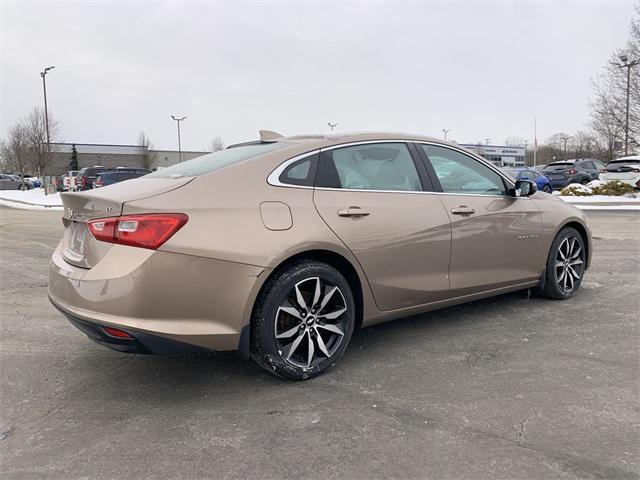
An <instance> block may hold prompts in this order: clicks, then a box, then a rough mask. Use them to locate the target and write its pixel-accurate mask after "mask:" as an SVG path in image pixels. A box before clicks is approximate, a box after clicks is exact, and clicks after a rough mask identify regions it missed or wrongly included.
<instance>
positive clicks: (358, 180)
mask: <svg viewBox="0 0 640 480" xmlns="http://www.w3.org/2000/svg"><path fill="white" fill-rule="evenodd" d="M316 185H317V186H319V187H331V188H345V189H354V190H392V191H421V190H422V184H421V182H420V177H419V175H418V171H417V169H416V166H415V164H414V162H413V158H412V157H411V153H410V152H409V148H408V147H407V145H406V144H404V143H371V144H365V145H354V146H350V147H343V148H336V149H333V150H328V151H326V152H323V155H322V158H321V161H320V168H319V171H318V181H317V183H316Z"/></svg>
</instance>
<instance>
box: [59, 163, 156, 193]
mask: <svg viewBox="0 0 640 480" xmlns="http://www.w3.org/2000/svg"><path fill="white" fill-rule="evenodd" d="M148 173H151V171H150V170H147V169H146V168H131V167H117V168H107V167H103V166H102V165H94V166H93V167H85V168H83V169H81V170H70V171H68V172H66V173H65V174H63V175H60V176H59V177H56V178H55V184H56V189H57V190H58V191H59V192H69V191H71V192H76V191H83V190H91V189H93V188H99V187H104V186H106V185H111V184H114V183H119V182H122V181H124V180H131V179H132V178H138V177H142V176H143V175H147V174H148Z"/></svg>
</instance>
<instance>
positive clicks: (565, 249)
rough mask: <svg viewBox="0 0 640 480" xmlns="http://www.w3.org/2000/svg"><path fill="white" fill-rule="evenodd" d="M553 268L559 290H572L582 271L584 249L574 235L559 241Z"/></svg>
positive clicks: (565, 291)
mask: <svg viewBox="0 0 640 480" xmlns="http://www.w3.org/2000/svg"><path fill="white" fill-rule="evenodd" d="M555 270H556V279H557V281H558V287H559V288H560V290H562V291H563V292H564V293H570V292H572V291H573V290H574V289H575V288H576V283H577V282H579V281H580V279H581V278H582V274H583V272H584V251H583V248H582V246H581V245H580V242H579V241H578V239H577V238H576V237H574V236H569V237H567V238H565V239H564V240H563V241H562V243H560V246H559V247H558V252H557V253H556V261H555Z"/></svg>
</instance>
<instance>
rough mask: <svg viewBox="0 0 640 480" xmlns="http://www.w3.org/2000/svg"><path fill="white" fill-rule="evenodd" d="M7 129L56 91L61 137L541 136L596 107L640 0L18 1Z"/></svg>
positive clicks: (0, 95)
mask: <svg viewBox="0 0 640 480" xmlns="http://www.w3.org/2000/svg"><path fill="white" fill-rule="evenodd" d="M0 4H1V9H0V42H1V43H0V74H1V75H0V136H3V135H5V133H6V131H7V129H8V127H9V126H10V125H11V124H13V123H14V122H15V120H16V119H17V118H18V117H20V116H22V115H24V114H25V113H26V112H27V111H28V110H29V109H30V108H31V107H33V106H34V105H41V104H42V83H41V79H40V76H39V72H40V71H41V70H42V68H43V67H45V66H47V65H55V67H56V68H55V70H53V71H52V72H51V73H50V74H49V75H48V76H47V91H48V97H49V98H48V99H49V109H50V111H51V112H53V114H54V116H55V117H56V118H57V119H58V121H59V122H60V126H61V130H62V138H63V140H64V141H67V142H78V143H135V142H136V139H137V136H138V133H139V132H140V130H141V129H144V131H145V132H146V133H147V134H148V135H149V136H150V137H151V140H152V141H153V143H154V145H155V147H156V148H171V149H173V148H177V139H176V128H175V122H173V121H172V120H171V119H170V114H179V115H188V118H187V120H185V122H184V123H183V127H182V145H183V149H185V150H203V149H204V148H206V146H207V145H208V144H209V142H210V141H211V139H212V138H213V137H214V136H216V135H220V136H221V137H222V138H223V140H224V141H225V143H227V144H228V143H233V142H239V141H245V140H251V139H255V138H256V137H257V130H258V129H269V130H276V131H278V132H281V133H283V134H297V133H318V132H327V131H328V130H329V128H328V126H327V122H329V121H331V122H339V126H338V128H337V130H338V131H362V130H375V131H383V130H384V131H394V132H400V131H402V132H413V133H422V134H427V135H433V136H442V131H441V130H442V129H443V128H448V129H450V130H451V131H450V133H449V138H450V139H455V140H457V141H459V142H475V141H477V140H480V139H485V138H491V141H492V143H494V144H495V143H502V142H503V141H504V139H505V137H509V136H520V137H525V138H528V139H532V138H533V118H534V116H537V118H538V139H539V140H543V139H544V138H545V137H547V136H549V135H551V134H553V133H555V132H558V131H567V132H570V133H571V132H574V131H575V130H576V129H579V128H582V127H583V126H584V124H585V122H586V121H587V116H588V104H587V100H588V97H589V94H590V89H589V81H590V79H591V78H592V77H594V76H595V75H597V74H598V72H599V71H600V69H601V67H602V65H603V64H604V63H605V62H606V61H607V60H608V58H609V55H610V54H611V52H612V51H613V50H614V49H616V48H621V47H623V46H624V44H625V41H626V39H627V37H628V31H629V23H630V20H631V18H632V16H633V14H634V9H633V2H632V1H631V0H629V1H618V2H607V3H604V2H565V1H562V2H517V1H510V2H472V1H467V2H439V3H436V2H411V3H407V2H405V3H395V2H375V3H374V2H350V3H344V2H341V3H336V2H331V3H329V2H314V3H311V2H302V1H299V2H281V3H273V2H259V3H258V2H254V3H240V2H225V3H222V2H220V3H215V2H166V3H163V2H138V3H128V2H127V3H124V2H101V3H98V2H90V1H85V2H44V3H37V2H29V1H21V2H7V1H5V0H0Z"/></svg>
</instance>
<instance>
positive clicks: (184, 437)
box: [0, 207, 640, 479]
mask: <svg viewBox="0 0 640 480" xmlns="http://www.w3.org/2000/svg"><path fill="white" fill-rule="evenodd" d="M60 213H61V212H33V211H25V210H12V209H7V208H2V207H0V308H1V310H0V312H1V325H0V328H1V335H0V378H1V385H0V389H1V390H0V392H1V393H0V396H1V397H0V401H1V417H0V460H1V462H0V476H1V477H2V478H3V479H9V478H11V479H13V478H29V479H31V478H61V479H62V478H64V479H68V478H73V479H75V478H98V479H128V478H131V479H143V478H149V479H158V478H189V479H197V478H291V477H302V478H347V479H350V478H454V479H463V478H464V479H466V478H494V479H495V478H504V479H507V478H509V479H511V478H522V479H525V478H526V479H529V478H554V479H564V478H619V479H631V478H639V476H640V411H639V402H638V399H639V398H640V368H639V366H640V322H639V318H640V316H639V313H638V312H639V311H640V214H638V213H637V212H626V213H625V212H616V213H614V212H594V213H590V214H589V220H590V225H591V227H592V230H593V234H594V237H595V253H594V256H593V265H592V268H591V269H590V270H589V271H588V272H587V275H586V277H585V280H584V283H583V287H582V289H581V290H580V291H579V292H578V293H577V295H576V296H575V297H574V298H573V299H571V300H569V301H565V302H558V301H550V300H544V299H540V298H536V297H532V298H530V299H529V298H528V297H527V294H526V292H519V293H514V294H509V295H504V296H501V297H497V298H493V299H489V300H485V301H480V302H475V303H471V304H467V305H462V306H459V307H454V308H449V309H446V310H442V311H439V312H433V313H430V314H426V315H420V316H416V317H412V318H407V319H403V320H399V321H396V322H392V323H388V324H384V325H380V326H376V327H371V328H368V329H365V330H363V331H361V332H359V333H358V334H357V335H356V336H355V337H354V338H353V341H352V344H351V346H350V348H349V350H348V351H347V354H346V355H345V357H344V358H343V359H342V361H341V362H340V364H339V365H338V366H337V367H336V368H335V369H333V370H331V371H330V372H329V374H327V375H324V376H322V377H319V378H317V379H315V380H311V381H307V382H298V383H292V382H286V381H283V380H279V379H277V378H274V377H271V376H270V375H268V374H266V373H263V372H262V371H261V370H260V369H259V368H258V367H256V366H254V365H252V364H251V363H249V362H246V361H243V360H241V359H239V358H238V357H236V356H234V355H229V354H227V355H219V356H216V357H214V356H212V355H211V356H209V355H199V356H191V357H186V356H177V357H153V356H141V355H125V354H121V353H117V352H113V351H110V350H107V349H105V348H103V347H100V346H98V345H96V344H94V343H93V342H91V341H89V340H88V339H87V338H86V337H85V336H84V335H83V334H81V333H80V332H78V331H77V330H76V329H75V328H74V327H72V326H71V325H70V324H69V323H68V322H67V321H66V320H65V319H64V318H63V317H62V316H61V315H60V314H59V313H58V312H57V311H56V310H55V309H54V308H53V307H52V306H51V305H50V304H49V301H48V300H47V296H46V286H47V263H48V258H49V255H50V252H51V250H52V249H53V248H54V247H55V245H56V244H57V242H58V240H59V237H60V236H61V232H62V223H61V221H60Z"/></svg>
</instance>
